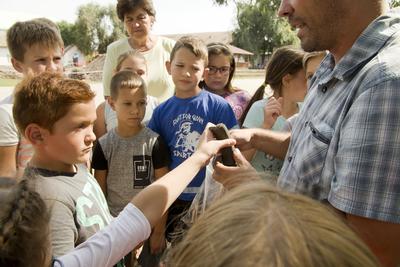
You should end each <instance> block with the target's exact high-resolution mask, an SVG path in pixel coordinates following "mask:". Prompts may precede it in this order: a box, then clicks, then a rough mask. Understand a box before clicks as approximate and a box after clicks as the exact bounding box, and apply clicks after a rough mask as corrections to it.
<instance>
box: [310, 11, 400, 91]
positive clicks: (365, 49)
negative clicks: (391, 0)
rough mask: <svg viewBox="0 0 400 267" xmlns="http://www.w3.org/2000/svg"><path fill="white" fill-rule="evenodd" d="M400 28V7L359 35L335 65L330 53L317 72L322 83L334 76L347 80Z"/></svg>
mask: <svg viewBox="0 0 400 267" xmlns="http://www.w3.org/2000/svg"><path fill="white" fill-rule="evenodd" d="M399 30H400V9H395V10H392V11H390V12H388V13H387V14H385V15H382V16H380V17H378V18H377V19H375V20H374V21H373V22H372V23H371V24H370V25H369V26H368V27H367V28H366V29H365V30H364V32H363V33H362V34H361V35H360V36H359V37H358V39H357V40H356V42H355V43H354V44H353V46H352V47H351V48H350V50H349V51H348V52H347V53H346V54H345V55H344V57H343V58H342V59H341V60H340V61H339V63H338V64H337V65H336V66H335V60H334V57H333V55H332V54H330V53H329V54H328V55H327V56H326V57H325V59H324V60H323V61H322V63H321V67H320V68H319V69H318V71H317V72H316V76H319V77H320V78H321V81H320V84H328V83H329V82H330V81H331V80H332V79H333V78H335V79H338V80H341V81H345V80H349V79H351V78H352V76H353V74H355V73H356V72H357V70H359V69H360V68H362V67H363V66H364V65H365V64H367V63H368V62H369V61H370V60H371V58H373V57H374V56H376V54H377V53H378V52H379V51H380V50H381V48H382V47H383V46H384V45H385V44H386V42H387V41H388V40H389V39H390V38H391V37H392V35H393V34H395V33H396V32H398V31H399Z"/></svg>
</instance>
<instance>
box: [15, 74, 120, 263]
mask: <svg viewBox="0 0 400 267" xmlns="http://www.w3.org/2000/svg"><path fill="white" fill-rule="evenodd" d="M94 96H95V95H94V93H93V92H92V90H91V89H90V87H89V85H88V84H86V83H84V82H81V81H77V80H72V79H67V78H63V77H62V75H61V74H58V73H47V72H46V73H42V74H39V75H38V76H36V77H34V78H31V79H26V80H24V81H22V82H21V83H20V84H19V85H18V86H17V90H16V93H15V102H14V107H13V115H14V119H15V123H16V125H17V126H18V129H19V131H20V132H21V134H22V135H23V136H24V137H25V138H26V140H28V141H29V142H30V143H31V144H32V146H33V149H34V154H33V156H32V159H31V160H30V162H29V166H28V167H27V168H26V169H25V173H24V176H23V177H24V178H28V179H31V180H32V182H33V184H34V186H35V190H36V191H37V192H38V193H39V194H40V195H41V196H42V198H43V199H44V200H45V202H46V204H47V205H48V207H49V208H51V219H50V233H51V244H52V247H53V253H54V254H53V256H61V255H64V254H66V253H67V252H68V251H70V250H71V249H73V248H74V247H75V246H77V245H79V244H80V243H82V242H83V241H85V240H86V239H87V238H89V237H90V236H91V235H93V234H94V233H95V232H97V231H98V230H100V229H101V228H103V227H104V226H106V225H108V224H109V222H110V220H111V218H112V217H111V215H110V213H109V210H108V207H107V203H106V200H105V198H104V195H103V193H102V191H101V189H100V187H99V185H98V184H97V182H96V180H95V179H94V178H93V177H92V176H91V175H90V173H89V172H88V170H87V168H86V166H85V163H86V162H87V161H88V160H89V157H90V154H91V150H92V146H93V141H94V140H95V135H94V133H93V123H94V121H95V119H96V107H95V103H94Z"/></svg>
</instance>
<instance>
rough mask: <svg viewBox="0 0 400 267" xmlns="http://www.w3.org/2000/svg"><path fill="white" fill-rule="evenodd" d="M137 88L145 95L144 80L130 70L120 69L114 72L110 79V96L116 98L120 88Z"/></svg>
mask: <svg viewBox="0 0 400 267" xmlns="http://www.w3.org/2000/svg"><path fill="white" fill-rule="evenodd" d="M125 88H128V89H136V88H139V89H141V90H143V92H144V93H145V94H146V95H147V88H146V82H145V81H144V80H143V79H142V77H140V76H139V75H138V74H137V73H135V72H133V71H130V70H122V71H119V72H117V73H115V74H114V76H113V77H112V79H111V86H110V89H111V98H112V99H114V100H116V99H117V98H118V92H119V90H121V89H125Z"/></svg>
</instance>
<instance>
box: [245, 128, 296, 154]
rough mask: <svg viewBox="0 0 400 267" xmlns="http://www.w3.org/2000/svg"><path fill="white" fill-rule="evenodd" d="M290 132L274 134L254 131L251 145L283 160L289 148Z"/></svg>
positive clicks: (261, 130) (274, 132)
mask: <svg viewBox="0 0 400 267" xmlns="http://www.w3.org/2000/svg"><path fill="white" fill-rule="evenodd" d="M289 142H290V132H276V131H272V130H266V129H254V134H253V137H252V138H251V144H252V146H253V147H254V148H256V149H258V150H261V151H263V152H265V153H267V154H269V155H271V156H274V157H276V158H279V159H282V160H283V159H284V158H285V156H286V153H287V150H288V148H289Z"/></svg>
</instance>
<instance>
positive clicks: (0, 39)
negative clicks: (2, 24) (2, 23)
mask: <svg viewBox="0 0 400 267" xmlns="http://www.w3.org/2000/svg"><path fill="white" fill-rule="evenodd" d="M6 36H7V31H6V30H1V29H0V47H7V37H6Z"/></svg>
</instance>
